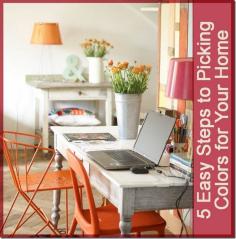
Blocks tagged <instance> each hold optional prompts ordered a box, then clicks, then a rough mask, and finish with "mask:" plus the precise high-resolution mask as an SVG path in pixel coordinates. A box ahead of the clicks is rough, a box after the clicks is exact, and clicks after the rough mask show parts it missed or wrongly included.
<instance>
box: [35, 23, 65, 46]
mask: <svg viewBox="0 0 236 239" xmlns="http://www.w3.org/2000/svg"><path fill="white" fill-rule="evenodd" d="M31 44H39V45H62V41H61V35H60V30H59V25H58V24H57V23H35V24H34V29H33V34H32V38H31Z"/></svg>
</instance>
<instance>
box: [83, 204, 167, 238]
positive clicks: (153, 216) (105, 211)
mask: <svg viewBox="0 0 236 239" xmlns="http://www.w3.org/2000/svg"><path fill="white" fill-rule="evenodd" d="M96 211H97V215H98V220H99V228H100V235H111V234H120V229H119V222H120V215H119V213H118V210H117V208H116V207H115V206H113V205H112V204H109V205H107V206H104V207H100V208H96ZM84 213H85V217H86V218H87V219H89V217H90V214H89V210H85V211H84ZM165 225H166V222H165V220H164V219H163V218H162V217H161V216H160V215H159V214H158V213H156V212H155V211H147V212H136V213H135V214H134V215H133V217H132V232H144V231H152V230H155V231H156V230H157V228H158V227H159V226H160V227H163V226H165Z"/></svg>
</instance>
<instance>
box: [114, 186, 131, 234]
mask: <svg viewBox="0 0 236 239" xmlns="http://www.w3.org/2000/svg"><path fill="white" fill-rule="evenodd" d="M134 200H135V189H133V188H123V189H121V191H120V205H119V206H118V210H119V213H120V223H119V227H120V232H121V235H122V236H124V235H129V234H130V232H131V218H132V215H133V214H134Z"/></svg>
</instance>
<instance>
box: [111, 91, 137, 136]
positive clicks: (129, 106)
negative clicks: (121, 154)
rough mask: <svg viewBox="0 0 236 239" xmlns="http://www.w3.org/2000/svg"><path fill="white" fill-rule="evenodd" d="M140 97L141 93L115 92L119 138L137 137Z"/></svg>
mask: <svg viewBox="0 0 236 239" xmlns="http://www.w3.org/2000/svg"><path fill="white" fill-rule="evenodd" d="M141 99H142V95H141V94H140V95H139V94H118V93H116V94H115V102H116V115H117V123H118V130H119V138H120V139H135V138H136V137H137V133H138V125H139V116H140V106H141Z"/></svg>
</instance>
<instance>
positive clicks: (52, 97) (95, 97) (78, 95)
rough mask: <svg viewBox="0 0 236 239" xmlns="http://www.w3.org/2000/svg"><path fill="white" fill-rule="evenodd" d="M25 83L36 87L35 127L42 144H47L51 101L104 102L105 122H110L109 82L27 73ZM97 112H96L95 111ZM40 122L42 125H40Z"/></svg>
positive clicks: (110, 88)
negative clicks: (76, 80) (41, 138)
mask: <svg viewBox="0 0 236 239" xmlns="http://www.w3.org/2000/svg"><path fill="white" fill-rule="evenodd" d="M26 83H27V84H28V85H30V86H32V87H34V88H35V89H36V91H35V100H36V117H35V119H36V122H35V125H36V129H39V132H42V137H43V146H44V147H48V145H49V134H48V113H49V111H50V103H51V102H53V101H64V102H65V101H95V102H97V107H96V108H97V109H96V110H97V111H99V109H98V108H99V107H98V106H99V102H102V101H103V102H105V112H104V115H105V124H106V125H107V126H110V125H111V124H112V85H111V82H106V81H104V82H102V83H98V84H91V83H88V82H84V83H82V82H71V81H68V80H65V79H64V78H63V76H62V75H46V76H42V75H27V76H26ZM97 113H98V112H97ZM40 124H42V125H40Z"/></svg>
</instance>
